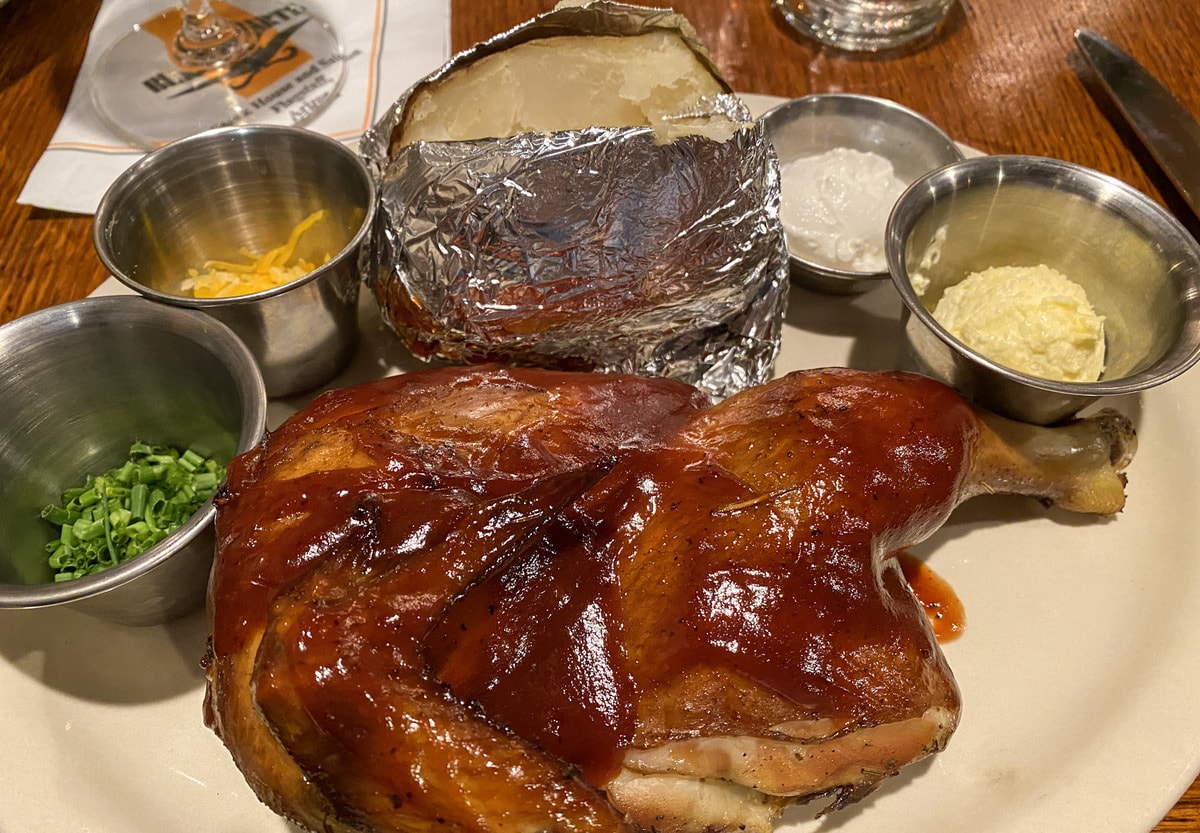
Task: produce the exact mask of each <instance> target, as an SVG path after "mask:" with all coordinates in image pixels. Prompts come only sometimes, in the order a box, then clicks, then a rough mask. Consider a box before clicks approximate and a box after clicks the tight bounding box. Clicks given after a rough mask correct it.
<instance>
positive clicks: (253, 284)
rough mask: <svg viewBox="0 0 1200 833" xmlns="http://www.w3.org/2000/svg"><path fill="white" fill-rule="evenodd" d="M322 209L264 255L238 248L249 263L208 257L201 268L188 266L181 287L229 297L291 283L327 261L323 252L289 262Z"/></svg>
mask: <svg viewBox="0 0 1200 833" xmlns="http://www.w3.org/2000/svg"><path fill="white" fill-rule="evenodd" d="M325 213H326V212H325V210H324V209H321V210H320V211H314V212H313V213H312V214H310V215H308V216H307V217H305V218H304V219H303V220H301V221H300V222H299V223H298V224H297V225H296V227H295V228H294V229H292V232H291V234H289V235H288V239H287V242H286V243H284V244H283V245H282V246H279V247H277V248H274V249H271V250H270V251H268V252H266V253H265V254H261V255H259V254H255V253H254V252H251V251H249V250H248V249H241V250H240V251H241V254H242V256H243V257H245V258H246V259H247V260H248V261H249V263H230V262H228V261H223V260H209V261H206V262H205V264H204V271H203V272H201V271H200V270H199V269H188V276H187V278H186V279H184V281H183V284H182V288H183V290H184V291H185V292H191V293H192V295H193V296H194V297H196V298H231V297H234V296H236V295H250V294H252V293H254V292H262V291H263V290H265V289H274V288H275V287H277V286H283V285H284V284H285V283H291V282H292V281H294V280H296V279H297V278H300V277H303V276H304V275H307V274H308V273H309V272H311V271H313V270H314V269H316V268H317V267H318V266H320V265H322V264H324V263H327V262H328V261H329V256H328V255H326V256H325V259H324V260H322V261H321V263H317V264H314V263H310V262H309V261H307V260H305V259H304V258H297V259H296V262H295V263H291V264H289V263H288V261H289V260H291V259H292V255H293V254H294V253H295V250H296V246H297V244H299V242H300V238H301V237H302V236H303V235H304V233H305V232H306V231H308V230H309V229H310V228H312V227H313V226H314V225H316V224H317V223H318V222H320V221H321V220H322V219H324V217H325Z"/></svg>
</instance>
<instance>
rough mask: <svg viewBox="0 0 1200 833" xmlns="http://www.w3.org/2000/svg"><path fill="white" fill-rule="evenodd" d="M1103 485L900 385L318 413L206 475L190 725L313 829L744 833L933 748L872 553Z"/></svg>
mask: <svg viewBox="0 0 1200 833" xmlns="http://www.w3.org/2000/svg"><path fill="white" fill-rule="evenodd" d="M1008 435H1012V436H1015V437H1017V438H1018V439H1019V440H1020V445H1019V446H1014V445H1012V444H1011V443H1009V442H1008V440H1007V436H1008ZM1064 448H1069V449H1070V453H1069V454H1064V453H1060V452H1061V450H1062V449H1064ZM1030 449H1031V451H1030ZM1132 452H1133V437H1132V433H1131V431H1130V429H1129V427H1128V424H1127V423H1126V422H1124V421H1123V420H1122V419H1121V418H1119V417H1116V416H1115V415H1104V416H1101V417H1099V418H1096V419H1093V420H1088V421H1084V422H1081V423H1077V424H1075V425H1073V426H1069V427H1067V428H1064V429H1030V428H1028V427H1025V426H1017V425H1013V424H1010V423H1007V422H1005V421H1003V420H998V419H995V418H990V417H988V418H983V417H980V416H979V415H978V414H976V413H975V412H974V411H973V410H972V409H971V408H970V407H968V406H967V405H966V404H965V403H964V402H963V401H962V400H961V399H959V398H958V396H957V395H956V394H954V393H953V392H952V391H951V390H949V389H947V388H945V387H943V386H941V385H939V384H937V383H935V382H933V381H931V380H928V379H925V378H923V377H919V376H913V375H906V374H898V373H893V374H873V373H863V372H857V371H849V370H826V371H810V372H803V373H796V374H791V375H789V376H786V377H783V378H781V379H778V380H776V381H774V382H772V383H769V384H767V385H763V386H760V387H757V388H753V389H751V390H748V391H746V392H744V393H742V394H739V395H737V396H735V397H733V398H731V399H729V400H726V401H725V402H723V403H721V404H719V405H711V404H710V403H709V402H708V401H707V400H706V399H705V398H704V397H703V396H701V395H700V394H699V393H697V392H696V391H695V390H693V389H691V388H689V387H687V386H685V385H681V384H678V383H675V382H670V381H665V380H649V379H640V378H636V377H628V376H615V375H614V376H608V375H594V374H570V373H557V372H552V371H539V370H517V369H505V368H498V367H482V368H471V369H465V368H454V369H442V370H429V371H422V372H420V373H415V374H409V375H406V376H401V377H394V378H391V379H387V380H383V381H381V382H376V383H372V384H369V385H365V386H361V387H357V388H352V389H346V390H342V391H336V392H333V393H331V394H326V395H325V396H323V397H321V398H319V399H318V400H317V401H316V402H315V403H314V404H313V405H312V406H310V408H309V409H307V410H306V411H304V412H302V413H301V414H299V415H298V416H297V417H295V418H293V419H292V420H291V421H289V422H288V423H286V424H285V425H284V426H283V427H281V428H280V429H279V430H278V431H277V432H275V433H273V434H272V435H270V436H269V437H267V438H266V439H265V440H264V442H263V443H262V444H261V445H260V446H259V447H258V448H257V449H255V450H254V451H253V452H251V453H249V454H247V455H244V456H243V457H241V458H239V459H238V460H237V461H235V462H234V464H233V465H232V466H231V467H230V473H229V479H228V482H227V485H226V487H225V491H224V492H223V494H222V495H221V497H220V499H219V513H218V523H217V529H218V555H217V561H216V564H215V565H214V573H213V581H212V584H211V591H210V592H211V599H210V603H211V609H212V615H213V635H212V642H211V652H210V653H211V656H210V657H209V663H208V675H209V686H208V691H207V697H206V718H207V720H208V722H209V724H210V725H211V726H212V727H213V728H214V730H215V731H216V732H217V733H218V735H220V736H221V738H222V739H223V740H224V742H225V743H226V745H227V746H228V748H229V749H230V751H231V753H232V755H233V757H234V760H235V761H236V763H237V764H238V766H239V767H240V768H241V770H242V771H243V773H244V774H245V775H246V778H247V780H248V781H249V783H250V784H251V786H252V787H253V788H254V789H255V791H256V792H257V794H258V795H259V796H260V797H261V798H262V799H263V800H264V801H265V802H266V803H268V804H269V805H270V806H271V807H273V808H274V809H275V810H276V811H277V812H279V813H281V814H283V815H285V816H287V817H288V818H290V819H292V820H293V821H295V822H296V823H297V824H300V825H302V826H304V827H306V828H308V829H311V830H316V831H323V830H364V831H408V830H414V831H415V830H426V829H429V828H432V827H439V828H445V829H453V830H463V831H507V830H513V831H528V830H607V829H631V830H636V829H655V830H659V831H681V833H682V831H700V830H740V829H748V830H752V831H767V830H769V829H770V827H771V825H772V823H773V821H774V819H775V818H776V817H777V815H778V813H779V812H780V810H781V809H782V808H783V807H784V806H786V805H787V804H788V803H790V802H792V801H795V800H802V799H808V798H811V797H814V796H818V795H827V794H831V795H833V796H834V805H835V806H836V805H838V804H841V803H845V802H847V801H851V800H855V799H857V798H859V797H861V796H862V795H865V794H866V793H868V792H869V791H870V790H872V789H873V788H874V787H875V786H877V785H878V784H879V783H880V781H882V780H883V779H884V778H886V777H888V776H889V775H892V774H894V773H895V772H896V771H898V769H899V768H900V767H901V766H903V765H905V764H907V763H909V762H912V761H915V760H918V759H920V758H922V757H924V756H926V755H928V754H930V753H932V752H935V751H937V750H938V749H940V748H942V747H943V746H944V745H945V743H946V742H947V740H948V739H949V737H950V735H951V733H952V732H953V730H954V728H955V726H956V723H957V720H958V714H959V706H960V704H959V697H958V691H957V688H956V686H955V684H954V680H953V676H952V674H951V672H950V669H949V668H948V667H947V665H946V663H945V660H944V658H943V656H942V654H941V652H940V650H939V649H938V646H937V643H936V641H935V639H934V637H933V635H932V631H931V629H930V627H929V623H928V621H927V619H926V617H925V615H924V612H923V610H922V608H921V607H920V605H919V603H918V602H917V601H916V599H915V598H914V597H913V595H912V593H911V591H910V590H909V589H908V587H907V585H906V584H905V582H904V579H903V576H902V574H901V572H900V569H899V566H898V564H897V562H896V561H895V559H892V558H890V557H889V556H890V554H891V553H893V552H895V551H896V550H898V549H900V548H903V547H905V546H909V545H911V544H914V543H916V542H918V541H920V540H922V539H923V538H925V537H927V536H928V535H929V534H930V533H932V532H933V531H934V530H936V529H937V528H938V526H939V525H940V524H942V523H943V522H944V521H945V519H946V518H947V516H948V515H949V513H950V511H951V510H952V509H953V508H954V506H955V505H957V504H958V503H959V502H961V501H962V500H964V499H966V498H968V497H970V496H972V495H974V494H978V493H983V492H996V491H1007V492H1017V493H1025V494H1034V495H1039V496H1042V497H1044V498H1046V499H1047V500H1049V501H1053V502H1057V503H1059V504H1060V505H1063V506H1065V507H1067V508H1071V509H1074V510H1077V511H1085V512H1099V513H1105V514H1107V513H1112V512H1115V511H1118V510H1119V509H1120V507H1121V505H1122V503H1123V500H1124V481H1123V476H1122V475H1121V473H1120V472H1121V470H1122V469H1123V468H1124V466H1125V465H1126V464H1127V463H1128V462H1129V458H1130V455H1131V454H1132Z"/></svg>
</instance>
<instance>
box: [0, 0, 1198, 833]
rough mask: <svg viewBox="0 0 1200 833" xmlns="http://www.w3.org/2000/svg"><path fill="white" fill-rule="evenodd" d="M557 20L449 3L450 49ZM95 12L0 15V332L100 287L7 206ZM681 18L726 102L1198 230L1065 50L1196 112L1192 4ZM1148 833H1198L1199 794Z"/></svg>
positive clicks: (504, 4) (692, 0) (15, 2)
mask: <svg viewBox="0 0 1200 833" xmlns="http://www.w3.org/2000/svg"><path fill="white" fill-rule="evenodd" d="M342 1H344V0H342ZM394 2H403V0H394ZM552 5H553V0H452V10H453V17H452V19H453V24H452V42H453V46H454V48H455V49H459V48H462V47H464V46H468V45H470V44H472V43H474V42H476V41H478V40H481V39H483V38H486V37H488V36H490V35H492V34H494V33H496V32H499V31H502V30H504V29H507V28H509V27H510V26H512V25H515V24H517V23H519V22H521V21H522V20H524V19H526V18H528V17H530V16H532V15H534V14H536V13H538V12H540V11H544V10H546V9H548V8H550V7H551V6H552ZM98 7H99V0H73V2H69V3H54V4H47V3H45V2H43V0H10V2H9V3H8V4H7V5H6V6H4V7H3V8H0V113H3V118H2V120H0V239H2V240H3V245H0V323H3V322H5V321H9V320H11V319H13V318H16V317H17V316H19V315H22V314H24V313H28V312H31V311H33V310H36V309H40V308H42V307H45V306H48V305H51V304H55V303H60V302H63V301H67V300H71V299H74V298H79V297H82V296H84V295H87V294H88V293H89V292H91V291H92V290H94V289H95V288H96V287H97V286H98V285H99V284H100V282H101V281H102V280H103V279H104V277H105V271H104V269H103V267H102V266H101V264H100V262H99V260H98V259H97V258H96V256H95V254H94V252H93V250H92V243H91V218H90V217H81V216H72V215H65V214H60V213H57V212H53V211H45V210H41V209H34V208H30V207H29V206H24V205H17V204H16V202H15V200H16V196H17V194H18V193H19V191H20V189H21V186H22V184H23V183H24V181H25V178H26V177H27V176H28V174H29V171H30V169H31V168H32V167H33V164H34V162H35V161H36V160H37V158H38V156H39V155H40V154H41V152H42V150H43V149H44V148H45V146H46V143H47V142H48V141H49V140H50V136H51V134H52V133H53V132H54V128H55V126H56V125H57V124H58V120H59V117H60V116H61V114H62V112H63V109H64V107H65V106H66V102H67V97H68V95H69V94H70V91H71V88H72V85H73V84H74V83H75V77H76V73H77V71H78V68H79V64H80V61H81V60H82V58H83V51H84V47H85V44H86V39H87V33H88V30H89V28H90V26H91V23H92V19H93V18H94V16H95V13H96V10H97V8H98ZM676 8H677V9H678V10H679V11H682V12H684V13H685V14H686V15H687V16H688V17H689V18H690V19H691V21H692V22H693V24H694V25H695V26H696V28H697V30H698V31H699V32H700V34H701V36H702V38H703V40H704V41H705V43H707V44H708V46H709V49H710V51H711V52H712V54H713V57H714V58H715V60H716V62H717V64H718V65H719V66H720V68H721V70H722V71H723V72H724V74H725V77H726V79H727V80H728V81H729V82H730V84H731V85H732V86H733V87H734V89H737V90H740V91H743V92H753V93H768V94H774V95H781V96H798V95H803V94H805V93H810V92H837V91H845V92H859V93H868V94H872V95H878V96H883V97H886V98H891V99H894V100H896V101H899V102H901V103H903V104H905V105H907V106H909V107H911V108H913V109H915V110H917V111H919V112H921V113H924V114H925V115H927V116H929V117H930V118H932V119H933V120H934V121H935V122H937V123H938V124H939V125H941V127H942V128H944V129H945V130H946V131H947V132H948V133H949V134H950V135H951V136H953V137H955V138H956V139H958V140H959V141H961V142H965V143H966V144H969V145H971V146H973V147H975V148H978V149H979V150H982V151H986V152H990V153H1030V154H1040V155H1045V156H1052V157H1057V158H1060V159H1067V160H1070V161H1073V162H1078V163H1081V164H1084V165H1088V166H1090V167H1093V168H1097V169H1099V170H1102V171H1105V172H1107V173H1109V174H1112V175H1114V176H1116V177H1119V178H1120V179H1123V180H1125V181H1126V182H1128V183H1130V184H1131V185H1133V186H1134V187H1136V188H1139V189H1141V190H1143V191H1145V192H1147V193H1149V194H1151V195H1152V196H1154V197H1155V198H1156V199H1158V200H1159V201H1160V202H1162V203H1163V204H1165V205H1166V206H1167V207H1168V208H1169V209H1171V210H1172V211H1173V212H1175V214H1176V215H1177V216H1179V217H1180V219H1181V220H1183V221H1184V223H1185V224H1186V225H1188V227H1189V228H1191V229H1192V231H1193V233H1196V232H1197V231H1198V230H1200V229H1198V222H1197V220H1196V218H1195V217H1193V216H1192V215H1190V214H1189V213H1188V212H1187V209H1186V208H1185V207H1184V205H1183V204H1182V202H1181V201H1180V200H1179V199H1178V197H1177V196H1175V195H1174V193H1173V192H1172V191H1171V189H1170V186H1169V184H1168V182H1167V180H1166V179H1165V177H1163V176H1162V175H1161V174H1160V173H1159V172H1158V171H1157V170H1156V169H1155V167H1154V165H1153V162H1152V161H1151V159H1150V157H1149V155H1148V154H1147V153H1146V152H1145V151H1144V150H1142V149H1141V148H1140V146H1139V145H1138V144H1137V141H1136V139H1134V138H1133V137H1132V136H1131V135H1130V133H1129V132H1128V130H1127V129H1126V128H1125V127H1124V126H1123V125H1122V124H1121V123H1120V120H1119V118H1117V115H1116V113H1115V111H1114V110H1113V108H1112V107H1111V106H1110V105H1109V104H1108V102H1107V100H1106V99H1105V98H1104V96H1103V93H1102V92H1101V91H1099V90H1098V89H1097V88H1096V86H1095V84H1094V83H1093V82H1092V80H1091V79H1090V76H1089V75H1088V74H1087V71H1086V69H1085V68H1084V67H1083V64H1082V60H1081V58H1080V57H1079V55H1078V53H1077V52H1076V50H1075V48H1074V44H1073V41H1072V33H1073V32H1074V30H1075V29H1076V28H1077V27H1086V28H1089V29H1094V30H1096V31H1098V32H1100V33H1101V34H1103V35H1106V36H1108V37H1110V38H1112V39H1113V40H1115V41H1117V42H1118V43H1120V44H1122V45H1123V46H1124V47H1125V48H1126V50H1127V51H1129V52H1130V53H1132V54H1133V55H1134V56H1136V57H1137V58H1139V59H1140V60H1141V61H1142V62H1143V63H1144V64H1145V65H1146V66H1147V67H1148V68H1149V69H1150V70H1151V71H1152V72H1154V73H1155V74H1156V75H1158V76H1159V78H1161V79H1162V80H1163V81H1165V82H1166V84H1167V85H1168V86H1169V87H1170V88H1171V89H1172V90H1173V91H1174V92H1175V93H1176V95H1177V96H1178V97H1179V98H1180V100H1181V101H1182V102H1183V103H1184V104H1185V105H1186V106H1187V107H1188V108H1189V109H1191V110H1192V112H1194V113H1200V7H1197V6H1196V5H1195V0H1156V2H1146V0H960V5H959V7H957V8H956V9H955V11H954V13H953V15H952V17H951V19H950V20H949V21H948V23H947V25H946V26H945V27H944V28H943V30H942V31H941V32H940V34H939V36H938V37H937V38H936V39H934V40H933V41H932V42H931V43H929V44H927V45H926V46H925V47H924V48H922V49H919V50H916V51H911V52H909V53H907V54H898V55H890V56H887V57H872V56H856V55H849V54H844V53H839V52H836V51H834V50H830V49H827V48H821V47H818V46H815V45H814V44H812V43H810V42H808V41H806V40H804V39H803V38H801V37H800V36H798V35H796V34H794V33H792V32H791V31H789V30H788V29H787V28H786V27H785V26H784V25H783V23H782V21H781V20H780V19H779V18H778V16H777V15H775V14H774V13H772V12H771V11H770V9H769V4H768V1H767V0H678V2H677V4H676ZM1197 164H1200V157H1198V162H1197ZM1146 717H1147V719H1148V720H1155V719H1159V720H1171V719H1172V716H1171V715H1147V716H1146ZM1179 731H1181V732H1187V731H1191V732H1200V727H1187V726H1180V727H1179ZM1114 765H1119V763H1116V764H1114ZM1155 831H1156V833H1167V831H1174V833H1179V831H1192V832H1193V833H1194V832H1195V831H1200V780H1197V782H1196V783H1194V784H1193V785H1192V786H1191V788H1190V789H1189V790H1188V792H1187V794H1186V795H1185V796H1184V797H1183V798H1182V799H1181V800H1180V802H1179V803H1178V804H1177V805H1176V806H1175V807H1174V808H1173V809H1172V810H1171V811H1170V812H1169V813H1168V814H1167V816H1166V818H1165V819H1163V821H1162V823H1161V824H1160V825H1159V826H1158V827H1156V828H1155Z"/></svg>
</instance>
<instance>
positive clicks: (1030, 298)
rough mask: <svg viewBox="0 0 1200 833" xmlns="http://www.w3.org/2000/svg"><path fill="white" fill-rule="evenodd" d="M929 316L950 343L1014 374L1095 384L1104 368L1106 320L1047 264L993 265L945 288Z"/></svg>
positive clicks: (1070, 282)
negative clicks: (953, 340) (963, 346)
mask: <svg viewBox="0 0 1200 833" xmlns="http://www.w3.org/2000/svg"><path fill="white" fill-rule="evenodd" d="M933 317H934V318H935V319H936V320H937V321H938V323H940V324H941V325H942V326H943V327H945V328H946V329H947V330H948V331H949V332H950V333H951V334H952V335H953V336H954V337H955V338H957V339H958V340H959V341H962V342H963V343H964V344H966V345H967V346H969V347H971V348H972V349H973V350H975V351H976V352H978V353H981V354H983V355H984V356H987V357H988V358H989V359H991V360H992V361H995V362H998V363H1000V364H1003V365H1005V366H1007V367H1010V368H1012V369H1013V370H1018V371H1020V372H1022V373H1027V374H1029V375H1031V376H1040V377H1041V378H1043V379H1054V380H1057V381H1062V382H1094V381H1096V380H1097V379H1098V378H1100V374H1101V373H1102V372H1103V370H1104V319H1103V318H1102V317H1101V316H1099V315H1097V314H1096V312H1095V310H1094V309H1092V305H1091V304H1090V303H1089V302H1088V299H1087V294H1086V293H1085V292H1084V290H1083V287H1081V286H1080V285H1079V284H1077V283H1075V282H1074V281H1072V280H1070V279H1069V278H1067V277H1066V276H1064V275H1063V274H1062V273H1061V272H1058V271H1056V270H1054V269H1051V268H1050V267H1048V266H1044V265H1043V266H999V267H993V268H991V269H985V270H984V271H982V272H974V273H972V274H970V275H968V276H967V277H966V279H964V280H963V281H961V282H960V283H958V284H955V285H954V286H951V287H949V288H947V289H946V291H945V292H944V293H943V294H942V298H941V300H940V301H938V304H937V307H936V308H935V309H934V311H933Z"/></svg>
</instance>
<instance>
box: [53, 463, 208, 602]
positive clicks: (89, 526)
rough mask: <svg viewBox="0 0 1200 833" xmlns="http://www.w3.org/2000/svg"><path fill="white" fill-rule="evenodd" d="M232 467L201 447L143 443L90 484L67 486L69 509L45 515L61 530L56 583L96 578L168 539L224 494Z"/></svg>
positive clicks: (55, 552) (64, 502)
mask: <svg viewBox="0 0 1200 833" xmlns="http://www.w3.org/2000/svg"><path fill="white" fill-rule="evenodd" d="M224 477H225V467H224V466H223V465H221V464H220V463H218V462H217V461H216V460H214V459H211V458H209V457H205V456H203V455H202V454H200V453H199V452H197V451H195V450H194V449H191V448H189V449H186V450H185V451H183V452H180V451H178V450H176V449H173V448H166V447H159V446H151V445H147V444H146V443H142V442H135V443H133V445H131V446H130V448H129V459H128V460H126V461H125V462H124V463H123V464H122V465H121V466H119V467H117V468H114V469H112V470H111V471H108V472H105V473H104V474H102V475H99V476H95V477H93V476H91V475H89V476H88V477H87V478H86V481H85V482H84V485H83V486H82V487H72V488H70V489H66V490H65V491H64V492H63V494H62V501H61V505H52V506H47V507H46V508H45V509H43V510H42V512H41V516H42V518H44V519H45V520H46V521H47V522H49V523H51V524H53V525H55V526H57V527H59V528H60V529H59V536H58V540H55V541H51V542H50V543H49V544H47V545H46V552H47V554H48V561H49V564H50V566H51V568H53V569H54V571H55V575H54V580H55V581H66V580H69V579H73V578H80V577H82V576H86V575H91V574H92V573H96V572H99V571H100V570H103V569H105V568H107V567H111V566H114V565H116V564H120V563H122V562H125V561H128V560H129V559H130V558H133V557H134V556H136V555H139V554H140V553H143V552H145V551H146V550H148V549H149V548H150V547H152V546H154V545H155V544H157V543H158V542H159V541H161V540H163V539H164V538H166V537H167V536H168V535H170V534H171V533H172V532H174V531H175V530H176V529H178V528H179V527H181V526H183V524H185V523H186V522H187V520H188V519H189V518H190V517H191V516H192V515H193V514H195V512H196V510H197V509H199V508H200V506H201V505H202V504H203V503H204V502H205V501H206V500H208V499H209V498H210V497H212V496H213V494H215V493H216V490H217V487H218V486H219V485H220V484H221V481H222V480H223V479H224Z"/></svg>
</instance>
